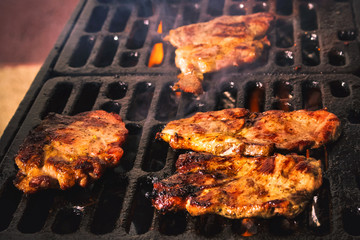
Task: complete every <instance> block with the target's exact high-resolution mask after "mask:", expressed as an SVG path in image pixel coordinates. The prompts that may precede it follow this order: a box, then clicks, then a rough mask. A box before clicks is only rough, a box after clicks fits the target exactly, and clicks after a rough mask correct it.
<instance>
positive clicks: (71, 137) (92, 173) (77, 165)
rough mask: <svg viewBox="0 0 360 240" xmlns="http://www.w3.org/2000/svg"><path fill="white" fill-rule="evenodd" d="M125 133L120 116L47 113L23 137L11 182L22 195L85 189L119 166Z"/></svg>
mask: <svg viewBox="0 0 360 240" xmlns="http://www.w3.org/2000/svg"><path fill="white" fill-rule="evenodd" d="M127 134H128V131H127V129H126V128H125V124H124V122H123V121H122V120H121V118H120V116H119V115H117V114H114V113H107V112H105V111H102V110H98V111H91V112H85V113H80V114H78V115H75V116H64V115H59V114H49V115H48V116H47V117H46V118H45V119H44V120H43V121H42V122H41V124H40V125H39V126H38V127H36V128H35V129H34V130H33V131H31V132H30V134H29V135H28V136H27V137H26V139H25V141H24V143H23V144H22V145H21V147H20V149H19V152H18V154H17V155H16V157H15V162H16V164H17V165H18V167H19V173H18V174H17V177H16V179H15V181H14V183H15V185H16V187H18V188H19V189H20V190H22V191H24V192H25V193H34V192H36V191H38V190H40V189H45V188H58V187H59V188H61V189H67V188H70V187H72V186H74V185H75V184H79V185H80V186H82V187H85V186H86V185H87V184H88V183H89V182H91V181H92V180H94V179H98V178H99V177H100V176H101V175H102V174H103V172H104V170H105V168H107V167H113V166H115V165H117V164H118V163H119V160H120V158H121V157H122V155H123V149H122V148H121V145H122V144H123V143H124V141H125V139H126V136H127Z"/></svg>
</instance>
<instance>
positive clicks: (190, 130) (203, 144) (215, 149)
mask: <svg viewBox="0 0 360 240" xmlns="http://www.w3.org/2000/svg"><path fill="white" fill-rule="evenodd" d="M339 128H340V121H339V119H338V118H337V117H336V116H335V115H334V114H332V113H330V112H328V111H326V110H318V111H313V112H312V111H306V110H299V111H293V112H284V111H279V110H273V111H267V112H264V113H250V112H249V111H248V110H246V109H244V108H233V109H225V110H220V111H212V112H199V113H196V114H195V115H194V116H192V117H189V118H184V119H179V120H174V121H171V122H169V123H168V124H167V125H166V126H165V128H164V129H163V130H162V131H161V133H158V135H157V136H158V137H161V138H162V139H163V140H164V141H166V142H168V143H169V144H170V146H171V147H172V148H174V149H190V150H193V151H198V152H208V153H211V154H214V155H221V156H226V155H237V154H241V155H247V156H268V155H270V154H271V153H272V152H273V149H274V147H275V148H277V149H286V150H291V151H302V150H303V149H305V148H318V147H320V146H322V145H323V144H325V143H327V142H329V141H333V140H335V139H337V138H338V136H339V134H340V131H339Z"/></svg>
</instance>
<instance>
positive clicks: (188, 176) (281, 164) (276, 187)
mask: <svg viewBox="0 0 360 240" xmlns="http://www.w3.org/2000/svg"><path fill="white" fill-rule="evenodd" d="M176 167H177V171H176V173H175V174H174V175H172V176H170V177H168V178H166V179H163V180H161V181H158V182H156V183H154V190H153V200H152V202H153V205H154V206H155V208H156V209H158V210H160V211H173V210H187V211H188V212H189V213H190V214H191V215H193V216H198V215H202V214H207V213H215V214H219V215H222V216H224V217H228V218H244V217H263V218H270V217H273V216H276V215H282V216H285V217H289V218H292V217H295V216H296V215H297V214H298V213H300V212H301V211H302V210H303V209H304V207H305V205H306V203H307V201H308V200H309V199H310V198H311V196H312V194H313V192H314V191H316V190H317V189H318V188H319V187H320V186H321V184H322V176H321V175H322V173H321V163H320V161H319V160H315V159H312V158H306V157H304V156H299V155H295V154H292V155H287V156H284V155H280V154H275V155H274V156H271V157H255V158H248V157H242V156H231V157H230V156H227V157H221V156H214V155H210V154H200V153H187V154H182V155H180V156H179V159H178V160H177V162H176Z"/></svg>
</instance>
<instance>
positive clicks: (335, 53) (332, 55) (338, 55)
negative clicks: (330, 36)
mask: <svg viewBox="0 0 360 240" xmlns="http://www.w3.org/2000/svg"><path fill="white" fill-rule="evenodd" d="M328 57H329V63H330V64H331V65H334V66H344V65H345V64H346V58H345V53H344V51H342V50H339V49H337V48H333V49H331V50H330V52H329V54H328Z"/></svg>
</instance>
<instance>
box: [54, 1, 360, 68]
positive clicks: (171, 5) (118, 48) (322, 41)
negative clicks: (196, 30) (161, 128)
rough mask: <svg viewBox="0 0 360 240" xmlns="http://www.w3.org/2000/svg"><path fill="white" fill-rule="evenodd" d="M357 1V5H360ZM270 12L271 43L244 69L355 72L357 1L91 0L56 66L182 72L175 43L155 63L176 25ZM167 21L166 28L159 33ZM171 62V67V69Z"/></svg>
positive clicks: (168, 46)
mask: <svg viewBox="0 0 360 240" xmlns="http://www.w3.org/2000/svg"><path fill="white" fill-rule="evenodd" d="M355 7H356V5H355ZM255 12H270V13H272V14H274V16H275V17H276V21H275V22H274V24H273V25H274V27H273V28H272V29H271V31H270V32H269V34H268V36H269V39H270V41H271V45H272V46H271V48H270V49H269V52H268V54H266V56H264V57H263V59H262V60H261V61H259V62H258V63H257V64H256V67H254V68H251V69H250V70H249V69H248V68H245V69H241V70H239V71H240V72H251V73H254V72H272V73H275V72H278V73H283V72H286V73H296V72H304V73H308V72H309V73H318V72H328V73H330V72H338V73H345V72H346V73H348V72H355V71H356V70H358V66H359V64H358V63H359V61H360V57H359V47H358V44H357V42H356V41H355V40H356V39H357V38H358V30H356V25H355V22H356V21H355V16H354V13H353V4H352V1H336V0H328V1H302V0H288V1H285V0H276V1H275V0H272V1H266V0H264V1H257V0H247V1H235V0H218V1H212V0H196V1H187V0H171V1H160V0H154V1H150V0H142V1H127V0H97V1H95V0H93V1H89V2H88V3H87V4H86V6H85V8H84V10H83V12H82V14H81V16H80V18H79V21H78V23H77V25H76V26H75V28H74V31H73V32H72V33H71V36H70V38H69V40H68V41H67V43H66V45H65V47H64V51H63V52H62V53H61V55H60V58H59V61H58V62H57V64H56V66H55V71H56V72H59V73H62V74H89V73H90V74H93V73H96V74H118V73H173V74H175V73H178V69H177V68H176V66H175V64H174V48H173V47H172V46H171V45H170V44H168V43H165V44H164V54H165V57H164V60H163V62H162V64H160V65H158V66H156V67H148V59H149V56H150V52H151V50H152V48H153V45H154V44H155V43H159V42H163V41H162V37H163V36H164V35H166V34H167V33H168V32H169V30H170V29H172V28H176V27H179V26H182V25H186V24H191V23H197V22H204V21H208V20H210V19H213V18H215V17H218V16H221V15H244V14H251V13H255ZM160 21H162V22H163V34H159V33H157V29H158V25H159V23H160ZM164 69H166V71H164Z"/></svg>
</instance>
